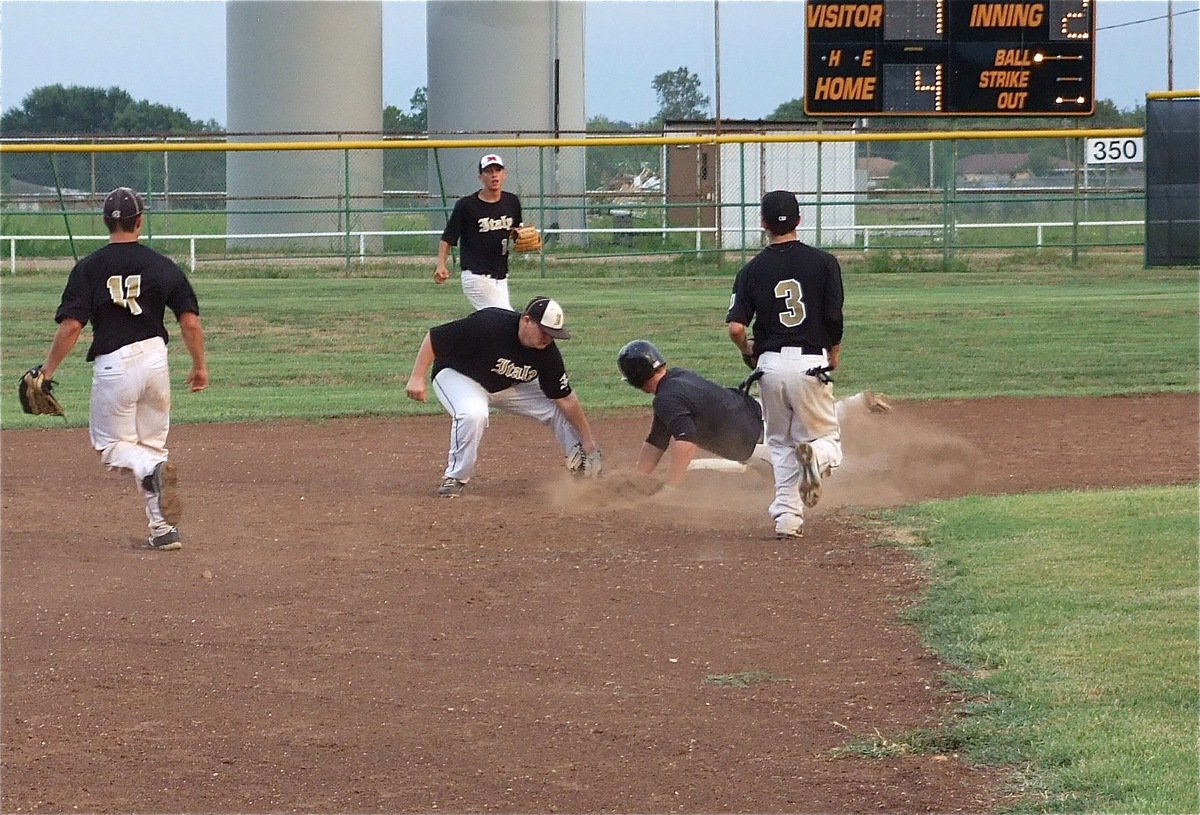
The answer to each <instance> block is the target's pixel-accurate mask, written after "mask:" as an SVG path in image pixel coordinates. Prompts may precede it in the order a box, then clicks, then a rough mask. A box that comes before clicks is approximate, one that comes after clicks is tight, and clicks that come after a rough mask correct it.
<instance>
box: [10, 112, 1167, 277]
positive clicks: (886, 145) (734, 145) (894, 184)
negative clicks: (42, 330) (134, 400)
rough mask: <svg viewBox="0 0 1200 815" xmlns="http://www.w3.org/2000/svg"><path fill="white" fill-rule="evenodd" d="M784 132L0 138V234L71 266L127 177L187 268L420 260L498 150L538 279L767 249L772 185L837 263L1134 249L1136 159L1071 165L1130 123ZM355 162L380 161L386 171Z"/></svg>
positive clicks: (15, 249) (99, 235) (164, 243)
mask: <svg viewBox="0 0 1200 815" xmlns="http://www.w3.org/2000/svg"><path fill="white" fill-rule="evenodd" d="M792 127H793V129H792V130H788V129H787V128H786V127H784V128H783V130H780V129H778V128H777V129H774V130H769V131H768V130H765V129H761V130H756V129H754V128H749V129H747V128H743V129H742V130H741V131H739V132H732V133H731V132H725V133H715V132H699V131H698V132H691V133H683V134H680V133H673V134H671V135H659V136H615V137H614V136H579V137H562V136H560V137H557V138H550V137H539V136H523V137H518V138H509V137H505V136H500V135H494V134H471V135H470V136H462V135H459V136H457V137H456V138H453V139H435V138H404V139H358V140H355V139H352V138H350V137H348V136H347V135H346V134H339V136H338V138H336V139H332V138H330V139H325V140H307V141H306V140H302V139H303V138H306V137H311V136H312V135H313V134H267V136H269V138H268V137H267V136H263V137H261V138H257V139H251V138H249V137H247V136H245V135H243V136H240V137H239V140H236V141H233V140H226V139H224V138H223V139H215V138H210V139H207V140H200V141H185V140H180V139H171V140H158V141H150V140H139V139H124V140H99V139H97V140H86V141H85V140H80V141H73V142H63V141H58V142H45V141H37V140H29V141H18V140H11V139H9V140H3V141H0V153H4V154H5V155H4V171H3V193H2V195H0V242H3V243H4V244H6V246H5V249H6V250H7V256H8V257H7V264H6V265H7V267H8V269H7V271H8V272H10V273H14V274H15V273H18V272H19V270H20V269H21V268H22V263H23V262H24V261H27V260H34V259H38V258H58V259H62V258H69V257H81V256H82V255H83V254H86V253H87V252H89V251H91V250H92V249H94V248H96V247H97V246H98V245H100V244H101V243H103V242H104V241H105V240H107V231H106V230H105V229H104V225H103V223H102V220H101V218H100V216H99V209H100V202H101V201H102V199H103V197H104V195H105V194H106V193H107V191H108V190H109V189H111V188H112V187H115V186H120V185H130V186H134V187H136V188H138V189H139V190H141V191H143V193H144V195H145V196H146V198H147V202H148V211H147V219H146V225H145V228H144V230H143V236H144V239H145V240H146V241H147V242H148V243H150V244H151V245H155V246H157V247H159V248H161V249H162V250H163V251H165V252H167V253H168V254H172V255H173V256H177V257H179V256H181V255H185V256H186V258H187V263H188V265H189V266H190V267H191V268H192V269H193V270H195V269H197V268H200V267H203V266H204V265H205V264H207V263H220V264H223V265H229V264H233V265H237V264H243V263H245V264H261V263H263V262H265V261H272V260H276V259H281V258H283V259H297V260H304V259H321V258H326V259H333V260H336V261H339V262H341V263H344V264H345V265H346V266H347V267H350V266H352V265H354V264H364V263H371V262H379V263H388V262H391V261H398V262H414V263H415V262H420V261H421V260H422V259H424V260H428V261H429V262H430V263H432V257H433V254H434V253H435V252H436V245H437V240H438V236H439V235H440V234H441V229H442V227H443V226H444V224H445V220H446V218H447V217H448V214H449V211H450V209H451V207H452V206H453V203H454V201H455V200H456V199H457V198H458V197H459V196H460V195H464V194H467V193H469V192H471V191H473V189H475V188H476V187H475V186H474V185H475V181H476V179H475V178H474V171H473V169H472V171H471V172H470V173H464V172H463V169H462V168H463V167H464V166H466V165H473V163H474V161H475V159H476V157H477V154H478V153H479V152H480V151H483V150H500V151H505V152H506V153H507V154H508V156H511V159H508V164H509V168H510V170H509V181H508V183H507V185H506V188H507V189H510V190H513V191H514V192H517V193H518V194H520V195H521V198H522V202H523V205H524V212H525V220H526V221H527V222H532V223H535V224H537V225H538V226H539V227H541V229H542V230H543V233H544V235H545V237H546V247H545V250H544V251H543V252H542V253H541V254H540V255H539V256H538V258H537V262H538V263H539V265H540V266H541V270H542V273H543V274H552V273H553V267H554V264H555V262H556V261H559V260H572V261H574V260H586V259H599V260H604V259H611V258H620V257H625V256H632V255H638V256H651V257H653V256H655V255H663V256H672V257H679V256H685V257H686V256H694V257H704V256H708V255H713V254H716V255H719V256H721V257H728V256H729V255H730V254H731V253H732V255H733V257H734V259H738V258H748V257H749V256H750V255H752V254H753V252H755V251H756V250H757V249H758V247H759V246H760V245H761V244H762V237H761V232H760V229H759V224H758V202H759V199H760V198H761V195H762V193H763V192H764V191H766V190H768V189H789V190H791V191H793V192H795V193H796V195H797V198H798V199H799V201H800V204H801V225H800V229H799V231H800V237H801V239H802V240H805V241H807V242H809V243H813V244H815V245H819V246H825V247H828V248H831V249H835V250H837V251H840V252H847V251H861V252H874V251H893V252H902V253H934V254H940V255H941V256H942V258H943V259H944V260H946V261H949V260H950V259H951V258H953V257H955V256H956V255H959V254H962V253H970V252H977V251H989V250H1005V251H1014V252H1015V251H1025V250H1028V251H1041V250H1058V251H1067V252H1070V253H1071V255H1072V258H1074V259H1077V258H1078V256H1079V253H1080V252H1087V251H1090V250H1097V249H1105V250H1109V249H1116V248H1128V249H1131V250H1132V249H1140V248H1141V247H1142V246H1143V241H1144V208H1145V186H1144V176H1143V174H1142V172H1141V165H1140V164H1136V163H1134V164H1131V163H1129V162H1124V163H1121V164H1119V165H1117V164H1113V165H1105V166H1094V165H1090V164H1089V163H1088V162H1087V160H1086V157H1085V156H1084V143H1085V141H1086V140H1088V139H1096V138H1100V139H1134V138H1140V137H1141V135H1142V131H1141V130H1140V129H1130V128H1125V129H1090V130H1089V129H1081V128H1073V129H1051V130H1019V131H940V132H939V131H930V132H920V133H916V132H891V133H888V132H877V131H863V130H858V129H855V128H854V127H853V125H852V124H851V123H845V126H843V127H841V128H836V127H832V126H830V127H829V128H828V129H826V128H825V127H824V126H821V125H817V126H816V127H817V130H815V131H805V132H797V131H795V129H794V128H798V127H800V125H794V126H792ZM285 135H286V136H287V137H288V138H291V139H293V140H291V141H285V140H281V139H282V138H283V137H284V136H285ZM228 138H229V139H232V138H233V137H232V136H230V137H228ZM981 143H982V145H981ZM581 148H582V150H581ZM1019 148H1023V149H1019ZM571 151H574V152H573V153H572V152H571ZM235 153H238V154H254V155H256V156H258V157H260V158H261V159H262V160H264V161H269V162H274V163H273V164H270V165H269V167H271V168H272V169H273V172H274V173H275V175H274V176H272V178H274V179H282V180H283V181H286V183H285V184H282V187H281V188H284V189H287V190H291V192H284V193H280V192H279V191H278V189H270V188H267V189H264V190H262V191H261V194H250V195H248V194H245V192H244V191H243V192H242V193H241V194H238V195H230V194H228V193H227V191H226V189H227V187H228V186H230V185H227V184H226V181H227V179H226V172H227V163H228V161H229V159H230V157H231V155H233V154H235ZM568 153H569V154H570V156H571V158H570V161H576V162H577V161H579V160H580V158H581V157H584V156H585V157H586V158H585V159H584V160H585V161H586V178H585V179H584V180H583V181H581V182H580V183H581V186H580V187H578V188H572V187H571V186H570V185H569V184H568V183H566V182H564V180H563V178H564V173H563V172H561V168H562V165H563V162H565V161H566V160H567V159H564V158H563V156H565V155H567V154H568ZM888 156H891V158H888ZM1014 156H1016V157H1018V158H1019V157H1022V156H1024V163H1023V164H1020V163H1018V162H1016V161H1015V160H1014ZM288 157H295V158H296V163H294V164H288V163H287V159H288ZM364 167H367V168H375V167H381V168H382V176H380V175H379V173H377V172H375V171H374V170H371V171H369V172H365V173H364V171H363V168H364ZM881 168H882V169H881ZM451 169H453V170H454V171H453V172H451ZM885 171H887V172H885ZM464 179H465V180H464ZM423 181H424V182H426V183H425V185H424V186H422V185H421V182H423ZM271 183H273V182H268V185H267V186H268V187H270V184H271ZM244 186H245V185H244V184H239V188H241V189H243V190H244ZM180 260H181V262H182V257H180Z"/></svg>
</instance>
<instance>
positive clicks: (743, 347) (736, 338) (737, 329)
mask: <svg viewBox="0 0 1200 815" xmlns="http://www.w3.org/2000/svg"><path fill="white" fill-rule="evenodd" d="M728 331H729V340H730V342H732V343H733V344H734V345H736V346H737V349H738V350H739V351H741V352H742V353H743V354H750V355H753V354H754V345H753V343H751V342H750V339H749V338H748V337H747V336H746V326H744V325H742V324H741V323H729V324H728Z"/></svg>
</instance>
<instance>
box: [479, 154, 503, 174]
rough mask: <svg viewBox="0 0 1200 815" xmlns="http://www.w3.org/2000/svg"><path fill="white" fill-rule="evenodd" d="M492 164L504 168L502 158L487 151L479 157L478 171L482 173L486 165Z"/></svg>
mask: <svg viewBox="0 0 1200 815" xmlns="http://www.w3.org/2000/svg"><path fill="white" fill-rule="evenodd" d="M493 164H495V165H496V166H497V167H499V168H501V169H503V168H504V159H502V158H500V157H499V156H498V155H496V154H495V153H488V154H487V155H486V156H484V157H482V158H481V159H479V172H481V173H482V172H483V171H484V170H486V169H487V168H488V167H491V166H492V165H493Z"/></svg>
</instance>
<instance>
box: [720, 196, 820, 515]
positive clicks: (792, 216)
mask: <svg viewBox="0 0 1200 815" xmlns="http://www.w3.org/2000/svg"><path fill="white" fill-rule="evenodd" d="M799 223H800V207H799V205H798V204H797V202H796V196H794V195H793V194H792V193H790V192H787V191H785V190H775V191H773V192H769V193H767V194H766V195H765V196H763V200H762V224H763V229H765V230H766V231H767V233H768V237H769V239H770V243H769V245H768V246H767V247H766V248H765V249H763V250H762V251H761V252H759V253H758V255H756V256H755V257H754V258H753V259H752V260H751V261H750V262H749V263H747V264H746V265H745V266H744V267H742V269H741V270H740V271H739V272H738V274H737V278H736V279H735V280H734V283H733V295H732V297H731V298H730V301H729V312H728V314H726V316H725V322H726V323H727V325H728V331H729V338H730V339H731V340H732V341H733V344H734V345H736V346H737V347H738V349H739V350H740V351H741V352H742V354H743V355H744V356H745V357H746V358H747V359H748V360H750V361H751V362H753V363H754V364H756V365H757V367H758V368H759V369H760V370H762V371H763V376H762V379H761V380H760V381H759V390H760V393H761V394H762V403H763V413H764V415H765V418H766V444H767V448H768V450H769V451H770V454H771V466H772V467H773V468H774V471H775V500H774V501H772V502H771V507H770V513H771V517H773V518H774V519H775V534H776V535H777V536H778V537H781V538H791V537H800V535H801V527H802V525H803V523H804V507H805V506H813V505H815V504H816V502H817V499H818V498H819V497H820V491H821V477H822V475H827V474H828V473H829V472H830V471H831V470H832V469H833V468H835V467H837V466H838V465H839V464H841V463H842V441H841V428H840V426H839V423H838V417H837V408H836V404H835V402H834V398H833V386H832V384H830V383H829V382H827V381H822V379H821V378H820V377H819V376H815V375H813V374H810V373H809V372H810V371H813V369H815V368H825V369H827V370H832V369H833V368H836V367H837V366H838V360H839V356H840V352H841V342H842V298H843V294H842V270H841V267H840V266H839V265H838V262H837V259H836V258H835V257H834V256H833V255H831V254H829V253H828V252H822V251H821V250H820V249H815V248H813V247H811V246H808V245H806V244H803V243H801V242H800V241H799V240H798V239H797V238H796V226H797V224H799ZM751 322H753V326H754V332H753V338H750V337H747V335H746V328H747V326H749V325H751Z"/></svg>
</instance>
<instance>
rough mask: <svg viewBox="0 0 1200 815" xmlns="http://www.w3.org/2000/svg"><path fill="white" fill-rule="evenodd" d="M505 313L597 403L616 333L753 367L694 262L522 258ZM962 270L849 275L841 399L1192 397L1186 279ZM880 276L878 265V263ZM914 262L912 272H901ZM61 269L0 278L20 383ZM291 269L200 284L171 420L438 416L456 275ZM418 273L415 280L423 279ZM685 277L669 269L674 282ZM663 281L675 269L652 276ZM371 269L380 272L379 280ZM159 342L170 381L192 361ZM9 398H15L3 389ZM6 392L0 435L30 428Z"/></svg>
mask: <svg viewBox="0 0 1200 815" xmlns="http://www.w3.org/2000/svg"><path fill="white" fill-rule="evenodd" d="M521 264H522V265H519V266H518V268H517V271H516V272H515V274H514V278H513V280H512V283H511V286H512V295H513V298H512V299H513V302H514V304H516V305H520V304H523V303H524V302H526V300H527V299H528V298H530V297H532V296H533V295H535V294H543V293H544V294H548V295H551V296H553V297H555V298H557V299H559V300H560V301H561V302H562V303H563V305H564V308H565V309H566V313H567V319H568V323H569V324H570V325H571V327H572V329H573V330H574V332H575V335H576V336H575V338H574V339H572V340H570V341H566V342H564V343H562V347H563V350H564V356H565V357H566V360H567V366H568V370H569V371H570V373H571V377H572V381H573V384H574V386H575V388H576V390H577V391H578V392H579V394H580V398H581V399H582V400H583V402H584V404H585V406H587V407H588V408H590V409H600V408H617V407H629V406H639V407H642V406H645V404H646V400H645V396H644V394H641V393H640V392H638V391H635V390H633V389H632V388H630V387H628V386H627V385H625V384H624V383H623V382H622V381H621V380H620V377H619V376H618V374H617V370H616V364H615V358H616V353H617V351H618V349H620V347H621V346H622V345H623V344H624V343H625V342H627V341H629V340H631V339H635V338H645V339H649V340H652V341H653V342H655V343H657V344H658V345H659V347H660V348H661V349H662V351H663V352H664V354H665V355H666V356H667V358H668V360H670V361H671V362H672V363H674V364H676V365H680V366H683V367H690V368H693V369H695V370H697V371H699V372H700V373H702V374H704V375H706V376H709V377H711V378H713V379H716V380H718V381H722V382H728V383H729V384H730V385H733V384H736V383H737V382H738V381H739V380H740V379H741V378H742V377H743V376H744V374H745V369H744V368H743V367H742V363H741V360H740V357H739V356H738V355H737V354H736V353H735V351H734V348H733V346H732V345H731V344H730V343H729V341H728V339H727V338H726V335H725V326H724V315H725V309H726V306H727V304H728V298H729V289H730V285H731V279H732V274H733V269H734V268H736V264H734V263H730V262H729V261H726V267H725V268H724V269H722V270H721V272H720V273H719V274H713V273H712V272H710V273H709V274H707V275H697V274H696V271H697V264H696V263H694V262H693V263H678V264H667V266H666V267H662V268H660V267H656V266H653V265H651V266H650V267H649V268H646V267H645V266H644V265H641V264H625V265H623V266H616V267H615V269H613V270H610V271H618V270H619V271H621V273H622V274H621V275H614V276H612V277H594V276H593V277H581V276H578V275H580V274H581V273H582V272H581V271H580V270H578V269H575V270H571V269H567V270H562V271H560V270H559V269H557V268H553V269H551V270H550V271H549V273H548V276H547V277H546V278H544V279H539V277H538V274H539V273H540V269H539V267H538V266H537V265H536V263H534V262H532V261H522V262H521ZM988 264H994V265H995V267H996V268H994V269H990V268H976V269H974V270H964V271H962V272H959V273H942V272H935V271H922V270H920V269H919V268H918V269H917V270H916V271H911V270H910V271H909V272H894V271H890V269H891V268H894V267H886V266H885V267H876V268H875V270H874V271H872V267H869V266H867V265H866V262H858V263H847V264H846V269H845V283H846V290H847V303H846V314H847V329H846V338H845V342H844V350H843V355H842V363H843V365H842V369H841V370H840V371H839V373H838V375H837V376H836V377H835V379H836V382H837V389H838V391H839V392H841V393H852V392H853V391H855V390H858V389H861V388H864V387H870V388H873V389H875V390H880V391H883V392H885V393H889V394H892V395H894V396H896V397H897V398H900V399H918V398H919V399H946V398H974V397H987V396H997V395H1015V396H1039V395H1054V394H1058V395H1077V396H1098V395H1107V394H1130V393H1152V392H1195V391H1196V390H1197V347H1198V324H1197V297H1198V294H1197V292H1198V287H1197V279H1196V272H1195V270H1194V269H1167V270H1161V269H1156V270H1143V269H1140V268H1137V267H1136V266H1134V265H1133V264H1132V263H1131V262H1130V260H1129V259H1128V258H1125V259H1123V260H1117V261H1112V262H1109V263H1108V264H1107V265H1097V266H1096V267H1091V268H1071V267H1070V266H1069V265H1066V266H1063V265H1054V264H1052V263H1050V262H1048V261H1044V260H1041V261H1039V260H1037V259H1035V258H1032V257H1029V256H1021V255H1017V256H998V257H996V258H994V259H985V260H981V261H976V263H975V265H976V266H977V267H984V266H986V265H988ZM880 268H882V269H884V270H882V271H880V270H879V269H880ZM913 268H916V267H913ZM67 271H68V268H67V266H66V265H64V267H63V268H62V269H60V270H54V271H42V272H37V273H33V274H20V275H16V276H2V277H0V348H2V349H3V360H2V364H0V375H2V376H3V377H4V378H5V380H6V381H9V382H14V381H15V379H16V377H17V376H18V375H19V373H20V372H21V371H22V370H24V369H25V368H26V367H28V366H29V365H32V364H35V363H38V362H41V361H42V359H43V358H44V357H45V354H46V350H47V348H48V346H49V343H50V338H51V336H52V335H53V331H54V327H55V326H54V322H53V314H54V310H55V308H56V307H57V304H58V300H59V297H60V295H61V291H62V287H63V284H64V282H65V276H66V273H67ZM271 271H278V272H280V273H281V274H286V275H288V276H287V277H280V278H272V277H259V276H252V277H236V276H232V275H231V274H229V273H224V272H218V271H215V270H207V269H201V270H200V271H199V272H198V273H196V274H195V275H193V276H192V279H193V284H194V286H195V288H196V290H197V293H198V295H199V297H200V304H201V309H202V312H203V314H202V319H203V322H204V326H205V331H206V334H207V340H208V350H209V367H210V372H211V376H212V387H211V388H210V389H209V390H208V391H206V392H205V393H203V394H199V395H191V394H187V393H184V392H183V391H182V388H177V390H176V398H175V409H174V415H173V418H174V420H175V421H176V422H182V423H186V422H208V421H231V420H239V421H241V420H263V419H277V418H284V417H302V418H314V419H315V418H323V417H336V416H361V415H410V414H415V413H428V412H437V411H438V410H439V408H438V407H437V405H435V404H434V405H429V404H427V405H419V404H416V403H413V402H410V401H409V400H407V399H406V398H405V396H404V383H405V381H406V380H407V378H408V374H409V371H410V369H411V366H412V358H413V355H414V353H415V350H416V347H417V344H418V343H419V341H420V339H421V337H422V336H423V334H424V332H425V331H426V330H427V329H428V328H429V327H430V326H431V325H434V324H437V323H439V322H442V321H445V320H448V319H453V318H455V317H458V316H462V315H464V314H466V313H467V304H466V301H465V299H464V298H463V295H462V292H461V291H460V289H459V286H458V283H457V281H456V280H451V282H450V283H448V284H446V285H443V286H435V285H434V284H433V283H432V282H431V281H430V280H429V278H428V275H427V274H425V273H422V274H420V275H419V276H406V277H398V276H397V277H388V276H349V275H348V274H347V273H346V271H345V270H339V271H336V272H328V271H325V272H318V271H312V270H307V269H303V268H298V269H297V268H288V267H283V268H281V267H265V268H264V269H261V270H257V272H255V274H264V275H265V274H267V273H268V272H271ZM428 271H429V270H426V272H428ZM671 271H678V272H679V273H680V274H679V275H678V276H673V275H671V274H669V272H671ZM664 272H666V273H667V274H664ZM367 274H368V275H386V271H380V270H375V271H372V272H368V273H367ZM170 330H171V334H172V337H173V338H174V341H173V342H172V343H171V359H172V366H173V368H174V379H175V381H176V382H182V379H183V377H184V376H185V375H186V370H187V367H188V365H189V360H188V358H187V355H186V351H185V349H184V347H183V343H182V341H180V340H179V338H178V328H177V327H175V326H174V324H173V322H172V324H171V325H170ZM90 334H91V332H90V330H85V332H84V338H83V339H82V340H81V341H80V344H79V345H78V346H77V347H76V350H75V351H74V353H73V354H72V356H71V357H70V358H68V360H67V361H66V363H64V365H63V366H62V367H61V368H60V369H59V371H58V372H57V373H56V375H55V378H56V379H58V380H59V382H60V389H59V393H60V394H61V396H62V398H63V399H64V400H65V405H66V407H67V410H68V419H69V422H70V423H71V424H72V425H75V426H81V425H83V424H85V423H86V413H87V410H86V404H87V396H88V391H89V387H90V369H89V366H88V365H86V364H85V363H84V361H83V354H84V352H85V350H86V347H87V344H88V342H89V341H90ZM13 390H14V391H15V388H14V389H13ZM16 407H17V406H16V399H15V396H14V395H13V394H12V393H7V392H6V393H5V394H4V395H3V398H2V400H0V412H2V414H3V426H4V427H24V426H42V425H44V420H39V419H35V418H33V417H26V416H24V415H23V414H21V413H20V411H19V409H16Z"/></svg>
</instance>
